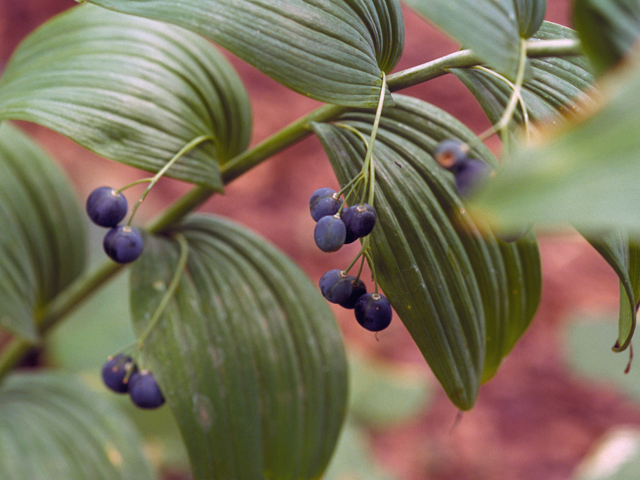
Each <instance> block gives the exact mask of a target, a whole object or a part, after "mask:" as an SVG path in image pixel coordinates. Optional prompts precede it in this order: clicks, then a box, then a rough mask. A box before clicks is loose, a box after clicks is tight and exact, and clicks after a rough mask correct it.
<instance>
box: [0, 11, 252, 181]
mask: <svg viewBox="0 0 640 480" xmlns="http://www.w3.org/2000/svg"><path fill="white" fill-rule="evenodd" d="M3 118H4V119H7V118H11V119H21V120H28V121H31V122H35V123H39V124H41V125H44V126H46V127H48V128H51V129H53V130H56V131H58V132H60V133H62V134H63V135H66V136H68V137H69V138H71V139H72V140H74V141H76V142H77V143H79V144H80V145H82V146H84V147H86V148H88V149H90V150H92V151H94V152H96V153H98V154H100V155H103V156H105V157H107V158H110V159H112V160H116V161H118V162H122V163H126V164H128V165H132V166H134V167H138V168H141V169H143V170H149V171H153V172H155V171H158V170H159V169H160V168H162V167H163V166H164V165H165V164H166V163H167V161H169V160H170V159H171V158H172V157H173V156H174V155H175V154H176V153H177V152H178V151H179V150H180V149H181V148H182V147H183V146H184V145H186V144H187V143H188V142H190V141H192V140H194V139H195V138H196V137H199V136H202V135H209V136H211V137H212V138H213V139H214V140H213V141H207V142H204V143H202V144H200V145H199V146H198V147H197V148H194V149H193V150H191V151H190V152H189V153H187V154H186V155H185V156H184V157H183V158H182V159H180V160H179V161H178V162H177V163H176V164H175V165H174V166H172V167H171V169H170V170H169V172H168V175H169V176H172V177H174V178H177V179H180V180H184V181H188V182H192V183H196V184H200V185H205V186H208V187H210V188H215V189H221V188H222V183H221V180H220V173H219V169H218V163H219V162H221V163H222V162H224V161H226V160H228V159H229V158H231V157H233V156H234V155H236V154H237V153H239V152H241V151H242V150H244V149H245V148H246V146H247V144H248V142H249V137H250V134H251V132H250V130H251V118H250V107H249V103H248V100H247V97H246V93H245V91H244V89H243V87H242V84H241V82H240V80H239V79H238V77H237V76H236V74H235V73H234V72H233V70H232V69H231V67H230V66H229V65H228V63H227V62H226V60H225V59H224V57H222V55H221V54H220V53H218V52H217V51H216V49H215V48H214V47H213V46H212V45H211V44H210V43H209V42H207V41H206V40H205V39H203V38H201V37H200V36H199V35H196V34H194V33H191V32H188V31H185V30H183V29H181V28H178V27H175V26H171V25H168V24H165V23H162V22H155V21H152V20H146V19H142V18H138V17H133V16H129V15H123V14H118V13H115V12H111V11H108V10H104V9H101V8H97V7H94V6H92V5H81V6H78V7H75V8H72V9H70V10H68V11H67V12H65V13H63V14H61V15H59V16H58V17H56V18H54V19H53V20H51V21H49V22H47V23H46V24H45V25H43V26H42V27H40V28H39V29H38V30H36V31H35V32H33V33H32V34H31V35H30V36H29V37H27V39H26V40H25V41H24V42H23V43H22V44H21V45H20V46H19V47H18V49H17V50H16V52H15V53H14V55H13V57H12V58H11V60H10V62H9V64H8V65H7V67H6V70H5V72H4V74H3V76H2V77H0V119H3Z"/></svg>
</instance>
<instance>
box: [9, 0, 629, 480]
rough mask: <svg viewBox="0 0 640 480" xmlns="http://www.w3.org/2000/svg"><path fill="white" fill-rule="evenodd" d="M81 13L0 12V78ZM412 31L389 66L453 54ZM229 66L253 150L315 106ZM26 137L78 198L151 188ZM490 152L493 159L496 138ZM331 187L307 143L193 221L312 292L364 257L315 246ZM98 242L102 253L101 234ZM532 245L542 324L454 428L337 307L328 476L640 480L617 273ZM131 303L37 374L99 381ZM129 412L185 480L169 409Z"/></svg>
mask: <svg viewBox="0 0 640 480" xmlns="http://www.w3.org/2000/svg"><path fill="white" fill-rule="evenodd" d="M74 5H75V2H74V1H73V0H46V1H42V0H21V1H19V2H16V1H10V0H0V68H1V67H2V65H4V64H5V63H6V61H7V60H8V59H9V57H10V55H11V52H12V51H13V49H14V48H15V47H16V46H17V45H18V43H19V42H20V41H21V39H22V38H24V37H25V36H26V35H27V34H28V33H29V32H30V31H32V30H33V29H34V28H36V27H37V26H38V25H40V24H41V23H43V22H44V21H46V20H47V18H49V17H51V16H53V15H55V14H56V13H59V12H61V11H63V10H65V9H67V8H70V7H73V6H74ZM569 11H570V2H569V1H568V0H550V1H549V6H548V14H547V19H548V20H550V21H554V22H557V23H562V24H564V25H570V21H569ZM405 22H406V31H407V34H406V46H405V54H404V56H403V58H402V60H401V62H400V64H399V66H398V67H397V69H403V68H407V67H410V66H414V65H417V64H420V63H424V62H426V61H429V60H432V59H434V58H437V57H439V56H441V55H444V54H447V53H451V52H453V51H455V50H456V49H457V48H458V46H457V45H456V44H455V43H453V42H452V41H450V40H449V39H447V38H445V37H444V36H442V35H441V34H440V33H439V32H437V31H436V30H434V29H433V28H432V27H430V26H429V25H428V24H427V23H425V22H424V21H423V20H422V19H420V18H418V17H417V16H416V15H414V14H413V13H412V12H410V11H409V10H408V9H407V10H405ZM229 58H230V60H231V61H232V63H233V65H234V66H235V67H236V69H237V71H238V72H239V74H240V76H241V77H242V78H243V80H244V82H245V85H246V88H247V90H248V92H249V96H250V98H251V100H252V104H253V110H254V135H253V143H254V144H255V143H256V142H259V141H260V140H262V139H264V138H266V137H267V136H269V135H270V134H272V133H274V132H276V131H277V130H278V129H280V128H281V127H283V126H285V125H286V124H288V123H289V122H291V121H293V120H295V119H297V118H298V117H300V116H301V115H303V114H305V113H307V112H309V111H310V110H312V109H314V108H315V107H317V106H318V105H319V104H318V103H317V102H315V101H313V100H309V99H308V98H305V97H303V96H301V95H298V94H296V93H294V92H291V91H289V90H287V89H285V88H283V87H281V86H280V85H278V84H276V83H275V82H274V81H272V80H270V79H269V78H267V77H265V76H264V75H262V74H261V73H259V72H257V71H256V70H254V69H253V68H252V67H250V66H248V65H246V64H244V63H243V62H242V61H239V60H237V59H235V58H233V57H232V56H230V55H229ZM403 93H405V94H409V95H414V96H416V97H418V98H421V99H423V100H426V101H429V102H431V103H434V104H436V105H438V106H439V107H441V108H444V109H446V110H447V111H448V112H450V113H451V114H453V115H454V116H455V117H457V118H458V119H460V120H461V121H463V122H464V123H466V124H467V125H468V126H469V127H470V128H472V129H473V130H474V131H476V132H477V133H479V132H481V131H483V130H484V129H485V128H487V126H488V123H487V121H486V119H485V118H484V114H483V113H482V111H481V110H480V108H479V107H478V106H477V105H476V104H475V101H474V99H473V97H472V96H471V95H470V94H469V93H467V92H466V90H465V88H464V87H463V86H462V85H461V84H460V83H459V82H458V81H457V80H456V79H455V78H453V77H451V76H447V77H442V78H439V79H436V80H434V81H431V82H429V83H428V84H426V85H421V86H418V87H413V88H411V89H408V90H405V91H403ZM283 105H286V108H282V106H283ZM20 126H21V127H22V128H24V129H26V130H27V131H28V132H29V133H30V134H32V135H33V136H34V137H35V138H36V139H37V140H38V141H39V142H40V143H41V144H42V145H43V146H44V148H45V149H46V150H48V152H49V153H50V154H51V155H52V156H53V157H55V158H56V159H57V160H58V161H59V162H60V163H61V165H62V166H63V167H64V168H65V170H66V171H67V173H68V175H69V176H70V177H71V179H72V181H73V183H74V185H75V186H76V189H77V194H78V198H79V200H80V201H81V202H84V199H86V196H87V195H88V194H89V192H91V191H92V190H93V189H94V188H95V187H97V186H101V185H113V186H121V185H125V184H127V183H130V182H131V181H133V180H135V179H137V178H141V177H144V176H147V175H146V174H145V173H143V172H139V171H137V170H135V169H133V168H129V167H126V166H122V165H120V164H117V163H115V162H111V161H108V160H105V159H103V158H100V157H97V156H95V155H93V154H91V153H90V152H88V151H86V150H84V149H82V148H81V147H79V146H77V145H76V144H74V143H72V142H71V141H69V140H67V139H66V138H63V137H61V136H59V135H57V134H55V133H53V132H50V131H47V130H45V129H43V128H40V127H38V126H35V125H30V124H26V123H20ZM488 144H489V146H490V147H491V148H493V149H494V150H496V151H497V150H498V149H499V144H498V143H497V142H496V140H495V139H490V140H489V141H488ZM325 186H329V187H334V188H335V187H337V182H336V180H335V178H334V176H333V174H332V171H331V168H330V166H329V163H328V161H327V160H326V158H325V155H324V152H323V151H322V148H321V147H320V144H319V142H318V141H317V140H315V139H313V138H311V139H307V140H305V141H304V142H302V143H300V144H298V145H296V146H294V147H292V148H289V149H288V150H286V151H284V152H283V153H281V154H280V155H278V156H277V157H275V158H273V159H271V160H269V161H268V162H266V163H264V164H263V165H261V166H259V167H257V168H255V169H254V170H252V171H251V172H249V173H248V174H246V175H244V176H242V177H241V178H240V179H238V180H236V181H235V182H233V183H232V184H230V185H229V186H228V188H227V190H226V194H225V195H224V196H222V195H217V196H215V197H213V198H212V199H211V200H209V201H208V202H207V203H206V204H205V205H204V206H203V208H202V210H204V211H207V212H212V213H217V214H220V215H224V216H227V217H230V218H233V219H235V220H236V221H238V222H241V223H242V224H244V225H245V226H248V227H250V228H252V229H254V230H256V231H258V232H259V233H260V234H262V235H263V236H265V237H266V238H268V239H269V240H271V241H272V242H273V243H275V244H276V245H277V246H279V247H280V248H281V249H283V250H284V251H285V252H287V253H288V254H289V255H290V256H291V257H293V258H294V259H295V260H296V261H297V262H298V263H299V264H300V265H301V266H302V268H303V269H304V270H305V271H306V272H307V273H308V275H309V276H310V277H311V278H312V279H313V280H314V281H315V282H317V280H318V279H319V277H320V276H321V275H322V274H323V273H324V272H325V271H327V270H328V269H330V268H336V267H335V266H336V265H342V264H344V265H346V264H348V263H349V262H350V260H351V258H352V257H353V255H354V254H355V253H356V251H357V250H354V249H357V247H356V246H354V245H352V246H351V247H352V248H343V249H342V250H340V252H338V253H335V254H332V255H331V256H329V255H327V254H325V253H322V252H320V251H319V250H318V249H317V248H316V247H315V244H314V242H313V238H312V237H313V225H314V223H313V220H312V219H311V217H310V216H309V213H308V198H309V195H310V194H311V193H312V192H313V191H314V190H315V189H317V188H320V187H325ZM189 188H190V187H189V186H188V185H186V184H183V183H180V182H177V181H172V180H169V179H164V180H162V181H161V182H160V183H159V184H158V185H157V186H156V187H155V188H154V190H153V192H151V194H150V195H149V196H148V197H147V200H146V201H145V204H144V205H143V207H142V208H141V209H140V211H139V213H138V215H139V216H140V217H141V218H140V220H141V221H142V220H144V218H151V217H153V216H154V215H155V214H156V213H157V212H158V211H159V210H160V209H162V208H163V207H165V206H166V205H168V204H169V203H170V202H172V201H173V200H175V199H176V198H177V197H179V196H180V195H182V194H184V193H185V192H187V191H188V190H189ZM141 191H142V190H140V192H141ZM91 231H92V232H93V233H92V234H95V235H94V236H95V241H93V242H92V243H93V244H94V245H97V249H96V252H98V254H99V253H100V252H99V248H100V245H99V244H100V240H99V235H100V233H99V232H94V231H93V230H91ZM540 244H541V251H542V263H543V294H542V303H541V305H540V308H539V310H538V313H537V315H536V318H535V319H534V321H533V323H532V326H531V327H530V329H529V331H528V332H527V333H526V334H525V335H524V337H523V338H522V340H521V341H520V342H519V343H518V344H517V345H516V347H515V349H514V350H513V352H512V354H511V355H510V356H509V357H507V359H506V360H505V361H504V363H503V365H502V367H501V369H500V370H499V372H498V374H497V375H496V377H495V378H494V379H493V380H491V381H490V382H489V383H488V384H486V385H484V386H483V387H482V389H481V391H480V396H479V398H478V401H477V403H476V405H475V407H474V408H473V409H472V410H471V411H470V412H466V413H464V414H463V415H462V416H461V418H458V411H457V410H456V408H455V407H453V406H452V405H451V404H450V402H449V401H448V400H447V398H446V396H445V395H444V393H443V392H442V390H441V389H440V387H439V386H438V384H437V382H435V380H434V379H433V377H432V376H431V374H430V372H429V370H428V367H427V366H426V364H425V362H424V360H423V358H422V356H421V355H420V353H419V352H418V349H417V347H415V345H414V344H413V342H412V340H411V338H410V337H409V335H408V333H407V332H406V330H405V329H404V327H403V326H402V324H401V322H400V321H399V320H397V318H396V319H395V321H394V322H392V325H391V326H390V327H389V328H388V329H387V330H385V331H383V332H380V333H379V334H377V335H374V334H371V333H370V332H366V331H364V330H362V329H361V328H360V327H359V326H358V325H357V324H356V322H355V319H354V318H353V317H352V313H351V312H350V311H344V310H342V309H339V308H337V309H336V310H335V313H336V316H337V318H338V321H339V323H340V326H341V328H342V331H343V332H344V337H345V339H346V342H347V345H348V350H349V352H350V359H351V366H352V369H353V373H354V374H353V375H352V379H353V380H352V381H353V385H352V395H351V405H352V408H351V413H350V416H349V420H348V422H347V426H346V427H345V431H344V434H343V437H342V440H341V443H340V445H339V449H338V453H337V455H336V457H335V459H334V461H333V463H332V465H331V466H330V468H329V471H328V472H327V475H326V478H327V479H331V480H360V479H362V480H376V479H387V480H454V479H455V480H471V479H474V480H484V479H512V480H543V479H544V480H566V479H571V480H587V479H589V480H594V479H605V478H606V479H635V480H637V479H638V478H640V473H638V472H640V433H638V432H640V366H639V365H637V364H633V365H632V368H631V372H630V373H629V374H628V375H625V374H624V373H623V371H624V369H625V366H626V364H627V362H628V359H629V357H628V353H623V354H614V353H613V352H612V351H611V346H612V345H613V343H614V340H615V338H616V334H617V325H616V320H617V308H618V282H617V277H616V276H615V274H614V273H613V271H612V270H611V269H610V268H609V267H608V265H607V264H606V263H605V262H604V260H602V259H601V258H600V257H599V256H598V255H597V253H596V252H595V251H594V250H593V249H592V248H591V247H590V246H589V245H588V244H587V243H586V242H585V241H584V240H582V239H581V238H580V237H579V236H577V235H576V234H575V233H573V232H571V231H567V232H566V233H563V234H554V235H542V236H541V239H540ZM125 291H126V278H125V277H123V276H121V277H120V278H118V279H116V281H115V282H113V283H112V284H111V285H110V286H109V287H108V289H105V290H104V291H103V292H102V293H101V294H100V295H98V296H96V297H94V298H93V299H92V300H91V302H90V303H91V305H87V306H85V307H83V308H81V309H80V310H79V311H78V312H77V313H76V314H75V315H74V316H73V318H71V319H69V320H68V321H67V322H65V323H64V324H63V325H62V326H61V327H59V328H57V329H56V331H54V332H53V335H52V337H51V342H50V344H49V346H48V347H47V349H46V350H45V351H44V353H43V354H42V355H41V356H40V357H39V359H38V362H40V363H41V364H42V363H44V364H49V365H55V366H62V367H64V368H68V369H72V370H75V371H78V372H80V373H82V374H83V375H85V376H86V377H87V378H88V379H89V381H92V382H95V383H99V378H98V375H99V369H100V366H101V365H102V363H103V362H104V359H105V358H106V356H107V355H109V354H110V353H112V352H113V351H115V350H117V349H118V348H120V347H122V346H123V345H126V344H127V343H129V342H130V341H131V340H132V333H131V331H130V327H129V326H128V311H127V307H126V305H122V306H121V307H120V306H114V304H113V302H112V299H113V297H114V296H117V295H122V296H126V293H125ZM89 311H91V312H92V313H91V315H90V316H89V315H87V314H86V312H89ZM83 312H84V313H83ZM96 312H98V313H96ZM122 407H123V408H124V409H126V410H127V411H129V412H130V413H131V415H132V417H133V418H134V420H135V421H136V423H138V425H139V427H140V428H141V429H142V431H143V432H144V434H145V436H146V438H147V450H148V454H149V456H150V457H151V458H152V459H153V460H154V462H155V464H156V465H157V466H158V468H159V470H160V471H161V474H162V476H163V478H165V479H173V480H178V479H188V478H189V477H188V474H186V473H185V471H186V468H187V467H186V459H185V454H184V451H183V450H182V449H181V446H180V441H179V436H178V434H177V433H176V430H175V426H174V425H173V423H172V420H171V417H170V415H169V412H168V409H166V408H165V409H161V411H159V412H142V413H141V412H137V411H134V409H133V408H131V407H130V405H129V404H128V403H127V401H126V400H125V401H123V402H122Z"/></svg>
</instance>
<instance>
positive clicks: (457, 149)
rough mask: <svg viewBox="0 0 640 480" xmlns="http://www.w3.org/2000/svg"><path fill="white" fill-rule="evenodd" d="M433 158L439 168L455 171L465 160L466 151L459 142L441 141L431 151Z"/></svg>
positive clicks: (463, 145)
mask: <svg viewBox="0 0 640 480" xmlns="http://www.w3.org/2000/svg"><path fill="white" fill-rule="evenodd" d="M433 158H435V159H436V162H438V164H439V165H440V166H441V167H443V168H446V169H447V170H451V171H455V170H457V168H458V167H459V166H460V164H461V163H462V162H464V161H465V160H466V159H467V149H466V148H465V144H464V143H462V142H461V141H459V140H452V139H449V140H443V141H442V142H440V143H439V144H438V145H437V146H436V148H435V150H434V151H433Z"/></svg>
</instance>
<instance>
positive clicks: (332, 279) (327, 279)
mask: <svg viewBox="0 0 640 480" xmlns="http://www.w3.org/2000/svg"><path fill="white" fill-rule="evenodd" d="M318 285H319V286H320V293H322V296H323V297H324V298H326V299H327V300H328V301H330V302H331V303H342V302H346V301H347V300H348V299H349V297H350V296H351V289H352V287H351V279H350V278H349V276H348V275H347V274H346V273H344V272H343V271H341V270H339V269H337V268H336V269H334V270H329V271H328V272H327V273H325V274H324V275H322V277H321V278H320V282H318Z"/></svg>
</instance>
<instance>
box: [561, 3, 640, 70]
mask: <svg viewBox="0 0 640 480" xmlns="http://www.w3.org/2000/svg"><path fill="white" fill-rule="evenodd" d="M573 24H574V25H575V28H576V30H577V31H578V36H579V37H580V43H581V44H582V48H583V49H584V52H585V53H586V54H587V56H588V57H589V60H591V64H592V65H593V67H594V68H595V70H596V72H597V73H603V72H604V71H606V70H608V69H609V68H611V67H613V66H614V65H615V64H617V63H618V62H620V60H622V58H623V57H624V56H625V55H626V54H627V52H628V51H629V50H630V49H631V47H632V45H633V44H634V43H635V42H636V41H637V40H638V37H640V2H638V0H575V1H574V2H573Z"/></svg>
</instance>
